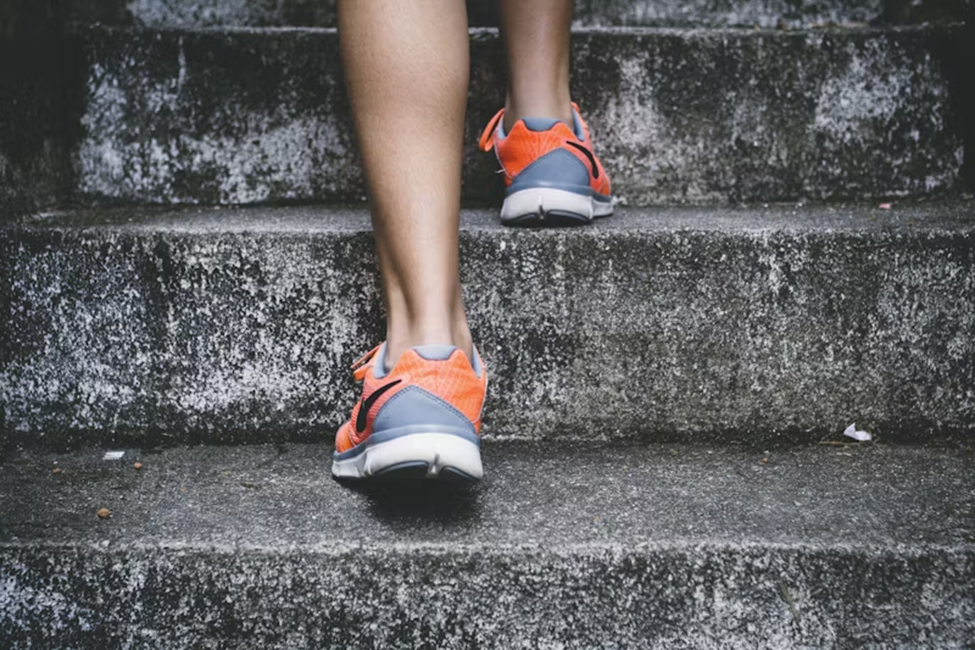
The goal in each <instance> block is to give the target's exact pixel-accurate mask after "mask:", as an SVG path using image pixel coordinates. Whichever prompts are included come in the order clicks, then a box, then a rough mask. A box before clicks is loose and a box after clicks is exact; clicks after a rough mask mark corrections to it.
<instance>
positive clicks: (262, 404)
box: [0, 201, 975, 446]
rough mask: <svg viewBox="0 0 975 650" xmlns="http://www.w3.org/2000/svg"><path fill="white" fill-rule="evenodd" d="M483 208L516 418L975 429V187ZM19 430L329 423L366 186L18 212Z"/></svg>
mask: <svg viewBox="0 0 975 650" xmlns="http://www.w3.org/2000/svg"><path fill="white" fill-rule="evenodd" d="M496 219H497V217H496V214H495V213H494V211H490V212H488V211H478V212H466V213H465V214H464V223H465V225H464V227H463V229H462V237H461V240H462V258H463V267H462V279H463V280H464V282H465V285H466V286H465V295H466V297H467V305H468V308H469V311H470V317H471V321H472V325H473V329H474V333H475V337H476V340H477V341H478V344H479V346H480V349H481V351H482V353H483V354H484V356H485V358H486V359H487V362H488V366H489V368H490V370H491V373H492V375H491V388H490V391H489V401H488V404H487V411H486V424H485V431H486V433H487V434H489V435H490V436H492V437H497V438H531V439H541V438H552V439H565V438H573V437H577V436H582V437H584V438H586V439H591V438H606V439H614V438H629V439H632V438H637V437H639V438H644V439H652V440H687V441H691V440H692V441H704V440H709V441H734V440H738V441H758V440H779V441H785V442H793V441H807V440H817V439H820V438H822V437H823V436H833V435H835V434H836V433H838V432H840V431H842V430H843V428H845V427H846V426H847V425H848V424H849V423H850V422H853V421H856V422H857V423H859V424H860V425H862V426H864V427H865V428H866V429H867V430H868V431H872V432H873V433H875V434H878V435H879V436H880V437H881V438H882V439H885V440H898V441H911V442H931V441H933V440H937V439H940V438H945V437H954V438H957V439H961V440H967V441H969V442H971V441H972V440H975V271H973V269H975V205H973V202H972V201H968V202H962V203H954V204H950V205H928V206H924V205H922V206H919V207H901V206H895V208H894V209H893V210H879V209H876V208H873V207H867V208H854V207H836V208H813V207H807V208H795V209H793V208H769V209H759V210H745V209H737V210H727V211H725V210H720V209H713V208H712V209H706V210H705V209H694V208H683V209H681V208H671V209H650V210H621V211H620V214H619V215H618V216H615V217H613V218H612V219H610V220H608V221H604V222H601V223H600V224H598V225H597V226H594V227H592V228H588V229H578V230H570V231H540V232H524V231H512V230H506V229H502V228H501V227H499V226H498V225H496V224H497V222H496ZM0 260H2V261H0V264H3V267H2V270H3V272H2V274H0V277H2V278H3V280H2V285H0V308H2V314H3V317H2V318H0V323H3V325H4V326H5V327H6V330H5V332H4V333H3V336H2V337H0V342H2V346H0V353H2V354H3V356H2V357H0V403H2V405H3V412H4V413H5V417H6V423H5V426H4V435H5V436H6V440H7V442H9V443H16V444H20V445H26V446H38V445H41V446H43V445H61V444H77V443H82V444H83V443H86V442H88V443H96V442H97V443H103V442H104V443H107V442H108V441H111V440H113V439H114V440H120V441H121V440H128V441H137V442H140V443H141V442H145V441H152V442H153V443H159V442H163V443H165V442H167V441H168V442H182V441H206V442H215V441H221V442H226V441H269V440H284V439H300V440H318V439H321V437H322V436H329V435H331V433H332V432H333V431H334V429H335V428H336V427H337V426H338V425H339V424H340V423H341V421H342V420H343V419H344V418H345V417H347V413H348V410H349V408H350V407H351V405H352V404H353V403H354V400H355V399H357V398H358V395H357V394H356V392H355V391H356V386H355V384H354V383H353V382H352V379H351V376H350V373H349V371H348V366H349V364H351V363H352V362H353V361H354V360H355V359H356V358H357V357H358V356H359V354H360V353H362V352H364V351H365V350H367V349H369V348H370V347H371V346H372V345H374V344H375V343H376V342H378V341H380V340H381V337H382V323H381V319H382V312H381V306H380V300H379V295H378V277H377V275H376V269H375V257H374V252H373V243H372V238H371V234H370V233H369V226H368V219H367V216H366V212H365V210H364V209H362V208H356V209H352V210H338V209H334V208H333V209H327V208H293V209H276V210H266V209H253V210H219V209H218V210H197V211H185V212H174V213H165V212H163V213H159V212H151V211H148V210H146V209H140V210H120V211H116V212H101V213H94V214H89V215H85V214H81V215H61V216H49V217H44V218H38V219H34V220H31V221H28V222H25V223H23V224H22V225H20V226H17V227H12V226H11V227H7V228H4V229H2V230H0Z"/></svg>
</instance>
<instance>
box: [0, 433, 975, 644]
mask: <svg viewBox="0 0 975 650" xmlns="http://www.w3.org/2000/svg"><path fill="white" fill-rule="evenodd" d="M328 453H329V450H328V449H327V448H326V447H325V445H316V446H310V447H306V446H288V447H286V448H283V447H280V446H279V447H251V448H237V449H235V448H212V447H211V448H206V447H201V448H192V449H179V450H172V451H167V452H164V453H159V454H147V453H139V452H137V451H129V452H128V454H127V456H126V458H125V459H124V460H123V461H120V462H108V461H103V460H102V459H101V452H100V451H95V450H91V451H85V452H82V453H79V454H75V455H39V454H31V455H22V454H18V455H14V456H12V457H10V458H8V459H7V461H6V462H4V463H3V464H2V465H0V645H3V647H5V648H12V649H13V648H27V647H72V648H96V647H97V648H102V647H137V646H152V647H161V648H167V649H171V650H178V649H180V648H198V647H218V646H221V647H222V646H233V647H243V648H278V647H281V648H285V647H286V648H341V649H343V650H345V649H351V648H445V649H447V648H472V647H478V648H505V649H508V648H586V649H589V648H659V649H664V648H666V649H668V650H670V649H673V648H678V649H683V648H688V649H690V648H694V649H696V650H701V649H718V648H720V649H722V650H724V649H731V650H738V649H745V648H747V649H749V650H752V649H755V648H759V649H766V648H767V649H772V648H775V649H787V648H788V649H791V648H797V647H814V648H823V649H837V650H846V649H848V648H854V647H884V648H905V649H906V648H911V649H913V648H917V647H918V644H919V643H922V641H921V640H923V645H924V647H932V648H965V647H967V645H968V644H969V642H970V641H971V639H972V638H975V455H973V453H972V452H971V451H967V452H966V451H956V450H947V449H944V450H939V449H920V448H885V447H883V446H869V447H856V446H850V447H846V448H835V447H817V448H812V449H793V450H789V451H784V452H782V453H771V454H763V453H758V452H748V451H745V450H735V449H727V448H725V449H721V448H719V449H705V448H693V447H677V448H673V449H672V448H669V447H663V448H659V447H606V446H598V445H597V446H593V445H584V446H581V447H572V446H566V445H554V444H548V445H541V446H532V445H522V444H517V443H497V444H490V445H486V446H485V463H486V467H487V471H488V473H487V477H486V479H485V482H484V483H483V484H482V485H481V487H480V488H479V489H478V490H476V491H473V492H447V493H444V492H443V491H442V489H436V490H428V489H422V488H421V487H412V488H409V487H408V488H397V489H396V490H389V491H384V490H379V491H372V492H368V493H357V492H352V491H349V490H345V489H342V488H340V487H338V486H337V485H336V484H334V483H332V482H331V481H330V480H329V479H328V478H326V477H327V475H328V460H327V457H328ZM763 456H764V457H767V458H768V462H767V464H766V463H763V462H762V458H763ZM135 459H139V460H141V461H142V462H143V463H144V464H145V465H144V467H143V469H142V470H135V469H134V468H133V467H132V461H133V460H135ZM55 461H57V463H58V464H57V467H59V468H60V470H61V472H60V474H57V475H55V474H53V473H52V469H53V468H54V467H55V464H54V463H55ZM103 507H106V508H109V509H111V511H112V516H111V518H110V519H106V520H101V519H99V518H98V517H96V515H95V512H96V511H97V510H98V509H99V508H103Z"/></svg>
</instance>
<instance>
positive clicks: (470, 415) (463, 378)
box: [335, 350, 487, 453]
mask: <svg viewBox="0 0 975 650" xmlns="http://www.w3.org/2000/svg"><path fill="white" fill-rule="evenodd" d="M374 353H375V350H374V351H373V353H370V354H371V355H372V357H371V358H370V359H369V360H368V365H366V366H364V367H362V368H359V369H358V370H357V372H356V374H357V376H362V379H363V381H364V383H363V389H362V400H360V401H359V402H358V403H356V405H355V407H354V408H353V409H352V416H351V418H350V421H349V422H346V423H345V424H344V425H342V428H340V429H339V432H338V435H337V436H336V442H335V445H336V451H338V452H339V453H341V452H343V451H347V450H348V449H351V448H352V447H354V446H355V445H357V444H359V443H361V442H362V441H363V440H365V439H366V438H368V437H369V436H370V435H371V434H372V423H373V420H374V419H375V418H376V415H377V414H378V413H379V410H380V409H381V408H382V407H383V405H384V404H386V402H388V401H389V400H390V399H391V398H392V397H393V396H394V395H396V393H398V392H399V391H401V390H403V389H404V388H406V387H407V386H418V387H420V388H422V389H424V390H426V391H428V392H430V393H432V394H434V395H436V396H437V397H439V398H441V399H443V400H444V401H446V402H447V403H449V404H451V405H452V406H453V407H454V408H456V409H457V410H458V411H460V412H461V413H463V414H464V416H465V417H467V419H468V420H470V421H471V422H472V423H473V425H474V429H475V430H476V431H477V432H480V430H481V409H482V407H483V405H484V396H485V393H486V391H487V370H486V369H485V370H484V371H483V372H482V373H481V377H478V376H477V375H475V374H474V370H473V369H472V368H471V363H470V361H469V360H468V359H467V355H465V354H464V353H463V352H462V351H460V350H455V351H454V352H453V354H451V356H450V358H449V359H446V360H444V361H428V360H427V359H424V358H423V357H421V356H420V355H419V354H417V352H416V351H415V350H407V351H406V352H404V353H403V354H402V355H401V356H400V358H399V360H398V361H397V362H396V365H395V366H394V367H393V369H392V370H391V371H390V372H389V373H387V374H386V376H385V377H382V378H381V379H377V378H376V376H375V372H374V367H373V364H374V363H375V354H374ZM367 356H369V355H367ZM363 370H364V371H365V372H362V371H363ZM397 380H399V381H400V383H399V384H396V385H395V386H394V387H393V388H391V389H389V390H387V391H386V392H385V393H383V394H382V395H381V396H380V397H379V399H377V400H376V401H375V403H373V404H372V406H371V407H370V409H369V412H368V413H367V414H366V427H365V429H364V430H363V432H362V433H358V432H356V430H355V428H354V427H352V426H351V422H355V420H356V418H357V417H358V416H359V409H360V408H361V407H362V402H363V401H364V400H366V399H368V398H369V396H370V395H372V393H373V392H374V391H376V390H378V389H380V388H382V387H383V386H386V385H388V384H391V383H393V382H396V381H397Z"/></svg>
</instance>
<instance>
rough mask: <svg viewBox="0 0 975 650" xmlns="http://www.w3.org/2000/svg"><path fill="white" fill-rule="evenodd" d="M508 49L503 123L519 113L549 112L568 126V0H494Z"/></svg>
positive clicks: (570, 2)
mask: <svg viewBox="0 0 975 650" xmlns="http://www.w3.org/2000/svg"><path fill="white" fill-rule="evenodd" d="M500 4H501V31H502V34H503V35H504V40H505V48H506V50H507V53H508V99H507V102H506V105H505V113H504V127H505V129H506V130H511V127H512V126H514V124H515V122H517V121H518V120H519V119H520V118H522V117H554V118H557V119H559V120H561V121H562V122H564V123H565V124H566V125H567V126H568V127H570V128H572V126H573V121H572V106H571V104H570V101H571V100H570V98H569V32H570V28H571V25H572V9H573V0H500Z"/></svg>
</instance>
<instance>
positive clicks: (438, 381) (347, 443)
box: [332, 343, 487, 482]
mask: <svg viewBox="0 0 975 650" xmlns="http://www.w3.org/2000/svg"><path fill="white" fill-rule="evenodd" d="M473 356H474V359H473V361H471V360H469V359H468V357H467V355H466V354H464V352H463V351H462V350H460V349H459V348H456V347H454V346H452V345H420V346H416V347H413V348H410V349H408V350H407V351H406V352H404V353H403V354H402V355H401V356H400V358H399V360H397V362H396V365H394V366H393V367H392V369H390V370H389V371H386V370H385V363H386V362H385V359H386V344H385V343H384V344H382V345H379V346H377V347H375V348H373V350H372V351H370V352H369V353H368V354H366V355H365V356H364V357H362V359H360V360H359V361H357V362H356V363H355V364H353V366H352V369H353V371H354V375H355V378H356V379H357V380H359V381H362V382H363V389H362V399H361V400H360V401H359V403H358V404H356V405H355V408H353V409H352V417H351V418H350V419H349V421H348V422H346V423H345V424H343V425H342V427H341V428H340V429H339V431H338V434H337V435H336V438H335V453H334V454H333V456H332V476H333V477H335V478H336V479H339V480H343V479H365V478H371V477H384V478H401V479H414V478H442V479H447V480H458V481H461V482H466V481H476V480H478V479H480V478H481V477H482V476H483V474H484V470H483V468H482V466H481V443H480V437H479V436H480V429H481V409H482V408H483V406H484V396H485V393H486V391H487V371H486V369H485V367H484V363H483V361H481V357H480V355H479V354H478V353H477V350H474V355H473Z"/></svg>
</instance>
